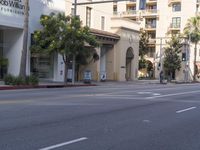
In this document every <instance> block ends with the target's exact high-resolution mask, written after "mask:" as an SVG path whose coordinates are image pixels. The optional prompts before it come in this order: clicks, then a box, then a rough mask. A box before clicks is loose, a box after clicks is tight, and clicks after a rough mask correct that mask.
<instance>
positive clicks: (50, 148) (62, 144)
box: [39, 137, 88, 150]
mask: <svg viewBox="0 0 200 150" xmlns="http://www.w3.org/2000/svg"><path fill="white" fill-rule="evenodd" d="M87 139H88V138H87V137H82V138H79V139H75V140H71V141H67V142H64V143H60V144H56V145H52V146H49V147H45V148H41V149H39V150H52V149H55V148H59V147H62V146H66V145H70V144H74V143H77V142H81V141H84V140H87Z"/></svg>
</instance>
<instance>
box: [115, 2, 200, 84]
mask: <svg viewBox="0 0 200 150" xmlns="http://www.w3.org/2000/svg"><path fill="white" fill-rule="evenodd" d="M199 5H200V1H199V0H132V1H127V2H117V3H114V4H113V13H114V15H115V16H118V17H123V18H128V19H131V20H136V21H138V22H140V23H141V24H140V27H141V28H143V29H144V30H146V31H147V32H148V35H149V37H150V40H149V53H148V55H147V59H148V60H150V61H151V62H152V63H153V65H154V69H155V77H156V78H158V76H159V72H160V70H161V69H162V68H161V67H160V66H161V65H162V64H163V63H162V61H161V60H163V57H164V56H163V53H164V49H163V47H165V46H166V40H168V39H169V38H170V37H171V35H172V34H177V33H183V30H184V27H185V25H186V22H187V20H188V19H189V18H190V17H194V16H196V15H198V14H199ZM186 49H187V50H188V54H189V55H188V57H189V60H188V61H187V62H186V61H185V62H184V61H183V62H182V68H181V70H180V71H177V72H175V73H174V78H175V79H176V80H182V81H183V80H187V81H191V80H192V75H193V74H194V71H193V70H194V69H193V68H194V45H193V44H191V48H190V49H188V48H183V51H182V52H183V53H185V52H186ZM199 62H200V51H199V46H198V50H197V67H198V68H200V66H199V65H200V63H199ZM160 64H161V65H160ZM199 71H200V70H199Z"/></svg>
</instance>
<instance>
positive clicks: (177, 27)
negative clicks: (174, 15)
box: [170, 23, 181, 29]
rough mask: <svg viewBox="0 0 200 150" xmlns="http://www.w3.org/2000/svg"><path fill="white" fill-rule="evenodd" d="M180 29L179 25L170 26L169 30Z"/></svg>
mask: <svg viewBox="0 0 200 150" xmlns="http://www.w3.org/2000/svg"><path fill="white" fill-rule="evenodd" d="M180 27H181V24H173V23H172V24H170V28H173V29H179V28H180Z"/></svg>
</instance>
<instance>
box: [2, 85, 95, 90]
mask: <svg viewBox="0 0 200 150" xmlns="http://www.w3.org/2000/svg"><path fill="white" fill-rule="evenodd" d="M84 86H97V85H96V84H75V85H73V84H69V85H36V86H32V85H20V86H0V90H18V89H19V90H20V89H39V88H67V87H84Z"/></svg>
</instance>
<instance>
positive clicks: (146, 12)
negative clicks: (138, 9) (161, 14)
mask: <svg viewBox="0 0 200 150" xmlns="http://www.w3.org/2000/svg"><path fill="white" fill-rule="evenodd" d="M142 13H143V14H157V13H158V10H157V9H146V10H143V12H142Z"/></svg>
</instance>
